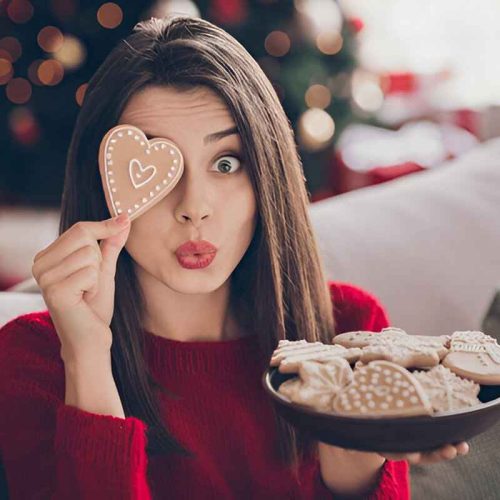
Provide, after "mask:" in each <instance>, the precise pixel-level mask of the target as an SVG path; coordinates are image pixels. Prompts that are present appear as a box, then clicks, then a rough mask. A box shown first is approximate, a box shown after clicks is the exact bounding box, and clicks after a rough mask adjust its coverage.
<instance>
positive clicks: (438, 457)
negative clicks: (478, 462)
mask: <svg viewBox="0 0 500 500" xmlns="http://www.w3.org/2000/svg"><path fill="white" fill-rule="evenodd" d="M467 453H469V445H468V443H466V442H465V441H462V442H461V443H458V444H456V445H452V444H447V445H445V446H442V447H441V448H439V449H437V450H433V451H423V452H413V453H381V452H379V455H381V456H382V457H384V458H386V459H388V460H408V462H409V463H410V464H422V465H425V464H434V463H437V462H442V461H443V460H452V459H453V458H455V457H457V456H460V455H467Z"/></svg>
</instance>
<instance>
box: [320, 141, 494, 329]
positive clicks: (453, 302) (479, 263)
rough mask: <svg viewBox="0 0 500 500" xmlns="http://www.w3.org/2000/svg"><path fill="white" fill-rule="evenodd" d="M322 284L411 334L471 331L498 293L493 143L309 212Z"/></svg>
mask: <svg viewBox="0 0 500 500" xmlns="http://www.w3.org/2000/svg"><path fill="white" fill-rule="evenodd" d="M310 215H311V219H312V223H313V226H314V229H315V233H316V236H317V240H318V245H319V248H320V253H321V255H322V258H323V261H324V266H325V271H326V274H327V278H328V279H336V280H339V281H349V282H352V283H354V284H357V285H359V286H361V287H364V288H365V289H367V290H369V291H371V292H372V293H374V294H375V295H376V296H377V297H378V298H379V299H380V301H381V302H382V303H383V305H385V307H386V308H387V311H388V313H389V316H390V319H391V323H392V324H393V325H395V326H398V327H400V328H404V329H406V330H407V331H408V333H412V334H420V333H422V334H436V335H437V334H448V333H451V332H452V331H454V330H468V329H478V328H479V327H480V325H481V321H482V319H483V316H484V315H485V313H486V311H487V309H488V306H489V304H490V302H491V300H492V298H493V295H494V291H495V289H496V287H497V286H498V285H499V284H500V139H498V138H497V139H492V140H490V141H488V142H485V143H483V144H480V145H479V146H478V147H476V148H474V149H473V150H471V151H469V152H468V153H466V154H464V155H463V156H461V157H459V158H457V159H455V160H451V161H448V162H447V163H446V164H443V165H441V166H439V167H435V168H434V169H432V170H428V171H425V172H422V173H416V174H412V175H408V176H406V177H403V178H400V179H397V180H394V181H391V182H387V183H384V184H380V185H377V186H372V187H369V188H364V189H360V190H357V191H351V192H349V193H345V194H342V195H339V196H335V197H333V198H329V199H326V200H322V201H319V202H317V203H313V204H312V205H311V206H310Z"/></svg>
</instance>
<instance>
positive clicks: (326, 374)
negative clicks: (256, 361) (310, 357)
mask: <svg viewBox="0 0 500 500" xmlns="http://www.w3.org/2000/svg"><path fill="white" fill-rule="evenodd" d="M298 375H299V376H298V377H294V378H293V379H289V380H286V381H285V382H283V383H282V384H281V385H280V386H279V388H278V392H279V393H280V394H283V395H284V396H286V397H287V398H288V399H290V401H292V402H294V403H298V404H301V405H305V406H309V407H312V408H314V409H316V410H318V411H326V412H331V411H332V409H333V401H334V399H335V397H336V395H337V394H338V392H339V391H340V390H341V389H342V387H344V386H345V385H347V384H349V383H350V382H351V381H352V378H353V373H352V369H351V367H350V365H349V363H348V362H347V361H346V360H345V359H343V358H338V357H337V358H332V359H330V360H329V361H328V362H326V363H319V362H317V361H302V362H300V364H299V368H298Z"/></svg>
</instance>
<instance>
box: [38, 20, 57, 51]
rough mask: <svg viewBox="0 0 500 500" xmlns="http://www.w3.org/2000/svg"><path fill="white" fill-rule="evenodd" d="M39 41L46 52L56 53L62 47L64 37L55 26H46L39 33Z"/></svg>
mask: <svg viewBox="0 0 500 500" xmlns="http://www.w3.org/2000/svg"><path fill="white" fill-rule="evenodd" d="M37 41H38V45H40V47H41V48H42V49H43V50H45V52H56V51H58V50H59V49H60V48H61V47H62V45H63V43H64V36H63V34H62V33H61V30H60V29H58V28H56V27H55V26H45V28H42V29H41V30H40V32H39V33H38V36H37Z"/></svg>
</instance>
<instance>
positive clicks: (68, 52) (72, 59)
mask: <svg viewBox="0 0 500 500" xmlns="http://www.w3.org/2000/svg"><path fill="white" fill-rule="evenodd" d="M86 57H87V50H86V49H85V47H84V46H83V44H82V42H80V40H79V39H78V38H76V37H75V36H73V35H65V36H64V41H63V44H62V45H61V48H60V49H59V50H58V51H57V52H54V59H57V60H58V61H59V62H60V63H61V64H62V65H63V66H64V68H65V69H69V70H73V69H76V68H78V67H79V66H81V65H82V64H83V62H84V60H85V58H86Z"/></svg>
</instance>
